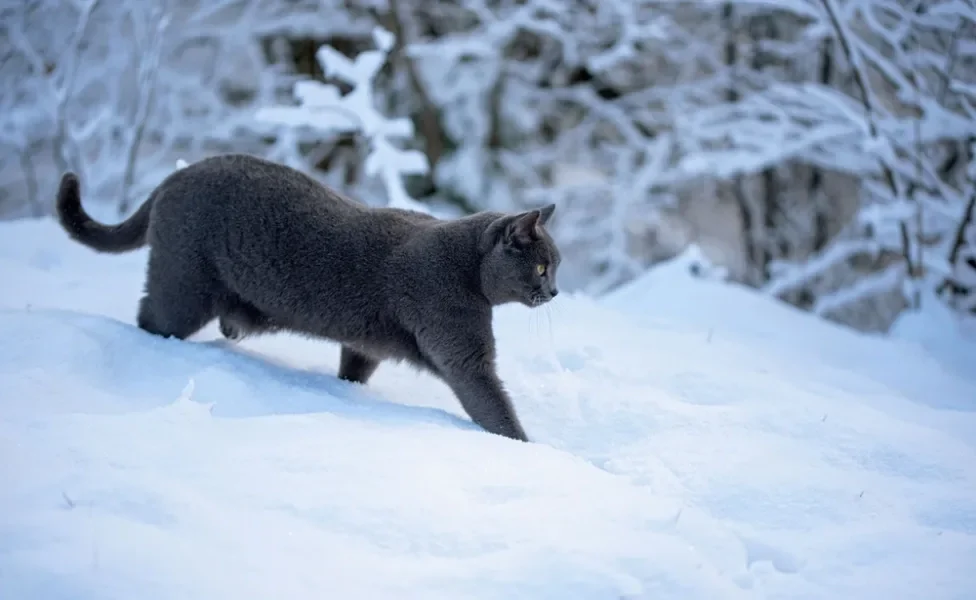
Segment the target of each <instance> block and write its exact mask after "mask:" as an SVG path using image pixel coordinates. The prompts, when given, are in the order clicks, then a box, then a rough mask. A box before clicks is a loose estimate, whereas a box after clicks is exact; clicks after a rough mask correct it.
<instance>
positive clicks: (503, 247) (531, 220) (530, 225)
mask: <svg viewBox="0 0 976 600" xmlns="http://www.w3.org/2000/svg"><path fill="white" fill-rule="evenodd" d="M555 208H556V207H555V205H553V204H550V205H548V206H545V207H543V208H540V209H536V210H530V211H528V212H525V213H520V214H516V215H509V216H506V217H502V218H500V219H497V220H496V221H495V222H493V223H492V224H491V225H490V226H489V228H488V231H486V233H485V235H486V242H487V243H486V246H487V247H488V248H490V250H488V251H487V253H486V254H485V258H484V261H483V263H482V268H481V272H482V277H481V279H482V286H483V287H484V291H485V295H486V296H487V297H488V298H489V299H490V300H491V302H492V304H495V305H498V304H506V303H509V302H518V303H520V304H524V305H525V306H529V307H535V306H540V305H542V304H545V303H546V302H549V301H550V300H552V299H553V298H554V297H555V296H556V294H558V293H559V289H558V287H557V284H556V272H557V270H558V269H559V263H560V261H561V260H562V259H561V258H560V255H559V249H558V248H556V244H555V242H553V240H552V238H551V237H550V236H549V233H548V232H547V231H546V229H545V224H546V222H547V221H548V220H549V218H550V217H551V216H552V213H553V211H555Z"/></svg>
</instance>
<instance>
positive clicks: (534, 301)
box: [529, 292, 552, 308]
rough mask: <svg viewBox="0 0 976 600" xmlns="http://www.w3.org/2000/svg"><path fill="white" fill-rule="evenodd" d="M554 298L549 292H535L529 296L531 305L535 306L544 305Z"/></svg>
mask: <svg viewBox="0 0 976 600" xmlns="http://www.w3.org/2000/svg"><path fill="white" fill-rule="evenodd" d="M550 300H552V296H551V295H549V294H543V293H538V292H537V293H535V294H532V295H531V296H529V306H531V307H532V308H535V307H536V306H542V305H543V304H545V303H546V302H549V301H550Z"/></svg>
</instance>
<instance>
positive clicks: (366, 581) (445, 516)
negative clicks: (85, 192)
mask: <svg viewBox="0 0 976 600" xmlns="http://www.w3.org/2000/svg"><path fill="white" fill-rule="evenodd" d="M144 261H145V253H144V252H137V253H133V254H130V255H124V256H101V255H95V254H94V253H92V252H91V251H89V250H87V249H85V248H83V247H81V246H79V245H76V244H74V243H72V242H70V241H68V239H67V237H66V236H65V235H64V234H63V233H62V232H61V231H60V230H59V229H58V228H57V227H56V225H55V224H54V223H53V222H50V221H42V222H19V223H5V224H0V309H2V310H0V340H2V342H0V461H2V462H0V482H2V483H0V599H3V600H49V599H71V600H89V599H99V600H102V599H106V600H107V599H119V600H122V599H125V600H131V599H134V598H138V599H139V600H155V599H166V600H186V599H201V600H202V599H206V600H222V599H234V600H244V599H252V598H253V599H262V600H263V599H268V598H287V599H289V600H300V599H305V598H308V599H316V600H321V599H323V598H336V599H338V598H342V599H346V598H349V599H353V598H355V599H359V598H362V599H386V598H390V599H404V598H408V599H413V598H417V599H425V600H426V599H441V598H443V599H462V598H464V599H467V598H473V599H488V598H491V599H513V598H529V599H559V600H565V599H576V598H579V599H614V600H616V599H619V598H628V599H634V598H646V599H649V600H650V599H653V600H663V599H680V600H699V599H701V600H724V599H727V598H729V599H731V598H783V599H785V598H789V599H823V600H874V599H878V600H898V599H918V600H951V599H958V600H964V599H969V600H971V599H972V598H976V382H974V379H976V355H968V356H967V355H966V354H965V351H964V350H960V352H959V353H958V354H957V355H956V356H955V357H954V359H953V360H951V361H947V360H943V359H942V358H939V359H936V358H935V357H934V355H931V354H928V352H929V350H926V349H925V348H924V347H923V346H922V345H920V344H915V343H910V342H905V341H884V340H880V339H876V338H871V337H866V336H862V335H857V334H855V333H853V332H850V331H847V330H843V329H840V328H839V327H835V326H831V325H828V324H825V323H824V322H821V321H818V320H816V319H814V318H813V317H809V316H806V315H803V314H800V313H799V312H798V311H795V310H792V309H790V308H788V307H785V306H781V305H778V304H774V303H772V302H771V301H769V300H766V299H764V298H761V297H759V296H757V295H754V294H752V293H750V292H748V291H745V290H741V289H737V288H734V287H730V286H727V285H724V284H718V283H709V282H703V281H696V280H691V279H688V278H686V277H685V276H684V275H682V274H681V273H674V272H673V271H675V268H674V266H671V267H662V268H661V269H659V270H657V272H655V273H652V274H649V275H648V276H647V277H645V278H644V279H642V280H640V281H638V282H636V283H634V284H632V285H631V286H629V287H628V288H626V289H623V290H620V291H619V292H617V293H616V294H614V295H613V296H612V297H609V298H607V299H605V300H604V301H602V302H597V301H594V300H591V299H586V298H573V297H563V296H560V298H559V300H558V301H557V302H556V303H554V304H553V306H552V307H551V310H550V311H548V312H547V311H545V310H537V311H534V312H533V311H529V310H527V309H524V308H516V307H513V308H509V309H505V310H501V311H499V313H498V314H497V317H496V331H497V334H498V337H499V343H500V354H501V356H500V361H501V371H502V376H503V378H504V379H505V381H506V382H507V384H508V387H509V389H510V390H511V392H512V394H513V397H514V398H515V402H516V405H517V408H518V410H519V411H520V413H521V415H522V418H523V420H524V423H525V426H526V428H527V430H528V432H529V435H530V436H532V437H533V438H534V440H535V443H532V444H521V443H516V442H512V441H509V440H506V439H503V438H499V437H496V436H491V435H488V434H486V433H483V432H481V431H480V430H479V429H477V428H475V427H473V426H472V425H471V424H470V423H469V421H468V420H467V419H466V418H465V417H464V415H463V412H462V411H461V409H460V407H459V406H458V404H457V402H456V401H455V400H454V398H453V397H452V396H451V394H450V393H449V391H448V389H447V388H446V386H444V385H443V384H441V383H439V382H437V381H435V380H434V379H432V378H430V377H428V376H426V375H420V374H417V373H414V372H413V371H411V370H409V369H407V368H405V367H396V366H391V365H385V366H383V367H381V369H380V371H379V372H378V373H377V375H376V378H375V380H374V381H373V382H371V384H370V385H369V386H366V387H363V386H356V385H352V384H347V383H344V382H339V381H338V380H336V379H335V378H334V377H333V373H334V372H335V368H336V366H337V360H338V349H337V348H336V347H335V346H334V345H331V344H327V343H323V342H315V341H311V340H307V339H298V338H294V337H289V336H276V337H266V338H261V339H256V340H251V341H248V342H246V343H244V344H242V345H240V346H236V347H234V346H230V345H228V344H226V343H224V342H222V341H219V340H218V336H217V335H216V329H215V327H213V326H211V327H210V328H209V329H208V330H207V331H206V332H205V334H203V335H200V336H198V338H197V339H195V340H193V341H189V342H179V341H173V340H164V339H160V338H156V337H151V336H149V335H147V334H144V333H142V332H141V331H139V330H138V329H137V328H136V327H135V326H134V325H133V317H134V312H135V305H136V301H137V299H138V297H139V295H140V290H141V286H142V272H143V265H144ZM967 361H968V362H967Z"/></svg>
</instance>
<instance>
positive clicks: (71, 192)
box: [57, 171, 152, 254]
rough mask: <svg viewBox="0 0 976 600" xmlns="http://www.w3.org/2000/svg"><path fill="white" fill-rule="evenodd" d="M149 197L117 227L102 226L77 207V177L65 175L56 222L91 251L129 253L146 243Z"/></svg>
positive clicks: (78, 196) (78, 197)
mask: <svg viewBox="0 0 976 600" xmlns="http://www.w3.org/2000/svg"><path fill="white" fill-rule="evenodd" d="M150 208H152V196H150V197H149V199H148V200H146V201H145V202H143V204H142V206H140V207H139V209H138V210H137V211H136V212H135V214H133V215H132V216H131V217H129V218H128V219H126V220H125V221H122V222H121V223H119V224H117V225H104V224H102V223H99V222H98V221H96V220H95V219H93V218H91V216H90V215H89V214H88V213H87V212H85V209H84V208H83V207H82V206H81V186H80V185H79V184H78V176H77V175H76V174H74V173H72V172H70V171H69V172H67V173H65V174H64V175H63V176H62V177H61V185H60V187H59V188H58V201H57V210H58V220H59V221H60V223H61V227H63V228H64V230H65V231H67V232H68V235H69V236H71V238H72V239H73V240H75V241H77V242H80V243H82V244H84V245H86V246H88V247H89V248H91V249H92V250H97V251H98V252H111V253H113V254H117V253H122V252H129V251H130V250H135V249H136V248H141V247H142V246H144V245H145V244H146V231H147V230H148V229H149V209H150Z"/></svg>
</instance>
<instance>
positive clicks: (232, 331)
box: [220, 318, 247, 342]
mask: <svg viewBox="0 0 976 600" xmlns="http://www.w3.org/2000/svg"><path fill="white" fill-rule="evenodd" d="M220 334H221V335H222V336H224V337H225V338H227V339H228V340H230V341H232V342H239V341H241V340H243V339H244V338H245V337H247V332H246V331H244V329H243V328H242V327H240V326H239V325H237V324H236V323H232V322H231V321H228V320H227V319H223V318H222V319H220Z"/></svg>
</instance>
